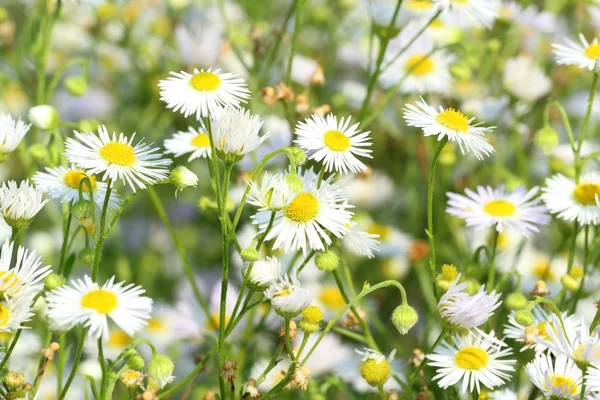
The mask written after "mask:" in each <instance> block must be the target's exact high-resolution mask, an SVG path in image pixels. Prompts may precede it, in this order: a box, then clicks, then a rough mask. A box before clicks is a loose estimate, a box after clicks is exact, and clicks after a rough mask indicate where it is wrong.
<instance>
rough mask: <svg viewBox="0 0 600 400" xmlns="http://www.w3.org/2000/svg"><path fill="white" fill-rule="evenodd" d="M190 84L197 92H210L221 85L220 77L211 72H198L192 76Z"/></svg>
mask: <svg viewBox="0 0 600 400" xmlns="http://www.w3.org/2000/svg"><path fill="white" fill-rule="evenodd" d="M192 86H193V88H194V89H196V90H198V91H199V92H211V91H213V90H216V89H218V88H219V86H221V78H219V77H218V76H217V75H215V74H213V73H212V72H198V73H197V74H196V75H194V76H192Z"/></svg>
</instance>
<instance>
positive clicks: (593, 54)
mask: <svg viewBox="0 0 600 400" xmlns="http://www.w3.org/2000/svg"><path fill="white" fill-rule="evenodd" d="M584 53H585V55H586V56H587V57H589V58H591V59H592V60H597V59H598V58H599V57H600V44H598V43H594V44H590V45H589V46H588V47H587V49H585V50H584Z"/></svg>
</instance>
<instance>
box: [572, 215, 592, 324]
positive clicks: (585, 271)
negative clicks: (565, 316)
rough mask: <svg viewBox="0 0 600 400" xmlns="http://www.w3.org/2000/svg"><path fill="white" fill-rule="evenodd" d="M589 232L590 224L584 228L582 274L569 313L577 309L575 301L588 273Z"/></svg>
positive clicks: (579, 295)
mask: <svg viewBox="0 0 600 400" xmlns="http://www.w3.org/2000/svg"><path fill="white" fill-rule="evenodd" d="M589 233H590V226H589V225H586V226H585V228H584V243H583V276H582V277H581V282H580V283H579V289H577V293H576V295H575V298H574V299H573V306H572V307H571V313H574V312H575V310H576V309H577V303H578V302H579V298H580V297H581V295H582V294H583V285H584V284H585V277H586V276H587V274H588V267H589V263H590V261H589V255H590V244H589Z"/></svg>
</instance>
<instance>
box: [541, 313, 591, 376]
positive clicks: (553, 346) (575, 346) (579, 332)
mask: <svg viewBox="0 0 600 400" xmlns="http://www.w3.org/2000/svg"><path fill="white" fill-rule="evenodd" d="M562 322H563V323H562V324H561V322H560V320H559V318H558V317H557V316H556V315H554V316H553V318H552V320H551V321H549V322H546V332H547V334H546V337H537V338H536V341H537V342H538V343H540V344H542V345H544V346H546V347H547V348H548V349H549V350H550V351H551V352H552V353H554V355H557V356H560V355H564V356H567V357H569V358H571V359H573V360H574V361H577V362H590V363H592V364H596V365H600V336H599V335H598V333H596V332H595V331H592V332H590V325H589V324H588V323H587V322H586V321H585V319H584V318H581V320H580V321H577V320H575V319H574V318H566V319H563V321H562Z"/></svg>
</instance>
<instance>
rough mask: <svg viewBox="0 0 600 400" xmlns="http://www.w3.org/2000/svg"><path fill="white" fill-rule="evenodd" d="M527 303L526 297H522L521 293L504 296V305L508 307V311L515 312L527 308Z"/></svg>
mask: <svg viewBox="0 0 600 400" xmlns="http://www.w3.org/2000/svg"><path fill="white" fill-rule="evenodd" d="M527 303H529V301H528V300H527V297H525V296H524V295H523V293H521V292H513V293H510V294H509V295H508V296H506V301H505V303H504V304H506V307H508V309H509V310H515V311H517V310H522V309H524V308H525V307H527Z"/></svg>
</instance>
